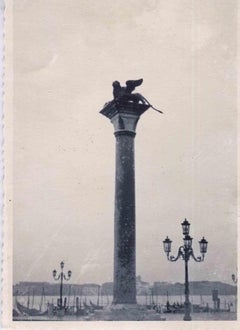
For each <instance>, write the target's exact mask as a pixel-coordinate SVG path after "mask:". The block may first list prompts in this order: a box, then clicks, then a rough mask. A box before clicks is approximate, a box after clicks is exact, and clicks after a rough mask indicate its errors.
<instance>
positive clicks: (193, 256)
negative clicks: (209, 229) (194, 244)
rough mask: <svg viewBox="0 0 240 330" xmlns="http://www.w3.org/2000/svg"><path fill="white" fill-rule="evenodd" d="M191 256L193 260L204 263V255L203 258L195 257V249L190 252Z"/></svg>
mask: <svg viewBox="0 0 240 330" xmlns="http://www.w3.org/2000/svg"><path fill="white" fill-rule="evenodd" d="M189 256H191V257H192V258H193V260H195V261H196V262H202V261H204V254H202V256H201V257H195V255H194V253H193V249H191V250H190V251H189Z"/></svg>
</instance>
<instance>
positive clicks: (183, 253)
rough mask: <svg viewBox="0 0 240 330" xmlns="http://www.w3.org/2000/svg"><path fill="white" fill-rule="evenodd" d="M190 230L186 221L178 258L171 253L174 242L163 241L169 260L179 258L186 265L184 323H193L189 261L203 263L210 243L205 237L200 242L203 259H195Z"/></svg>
mask: <svg viewBox="0 0 240 330" xmlns="http://www.w3.org/2000/svg"><path fill="white" fill-rule="evenodd" d="M189 229H190V223H189V222H188V221H187V219H185V220H184V222H183V223H182V231H183V235H184V237H183V245H182V246H180V247H179V249H178V255H177V256H176V257H174V256H170V252H171V243H172V241H171V240H170V239H169V238H168V236H167V237H166V239H165V240H164V241H163V247H164V252H165V253H166V255H167V258H168V260H169V261H177V260H178V259H179V258H181V259H183V260H184V263H185V303H184V307H185V308H184V312H185V313H184V318H183V320H184V321H191V319H192V318H191V315H190V309H191V304H190V301H189V281H188V261H189V259H190V257H192V258H193V259H194V260H195V261H197V262H201V261H203V260H204V255H205V253H206V252H207V244H208V242H207V241H206V240H205V238H204V237H203V238H202V239H201V241H199V244H200V252H201V254H202V256H201V257H195V255H194V253H193V248H192V237H191V236H189Z"/></svg>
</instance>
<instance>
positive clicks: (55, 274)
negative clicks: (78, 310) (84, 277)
mask: <svg viewBox="0 0 240 330" xmlns="http://www.w3.org/2000/svg"><path fill="white" fill-rule="evenodd" d="M60 267H61V272H60V273H59V275H58V276H57V271H56V269H54V270H53V278H54V280H55V281H59V280H60V302H59V308H60V309H62V307H63V299H62V296H63V280H66V281H68V280H70V277H71V275H72V272H71V270H69V271H68V276H66V275H65V274H64V273H63V268H64V262H63V261H62V262H61V263H60Z"/></svg>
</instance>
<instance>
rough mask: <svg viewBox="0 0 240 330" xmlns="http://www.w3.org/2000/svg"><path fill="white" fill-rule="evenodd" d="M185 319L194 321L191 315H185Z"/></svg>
mask: <svg viewBox="0 0 240 330" xmlns="http://www.w3.org/2000/svg"><path fill="white" fill-rule="evenodd" d="M183 321H192V318H191V316H190V315H184V318H183Z"/></svg>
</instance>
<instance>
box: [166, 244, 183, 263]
mask: <svg viewBox="0 0 240 330" xmlns="http://www.w3.org/2000/svg"><path fill="white" fill-rule="evenodd" d="M180 257H183V258H184V251H183V246H180V248H179V249H178V254H177V256H176V257H174V256H169V255H168V256H167V258H168V260H169V261H172V262H174V261H177V260H178V259H179V258H180Z"/></svg>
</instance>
